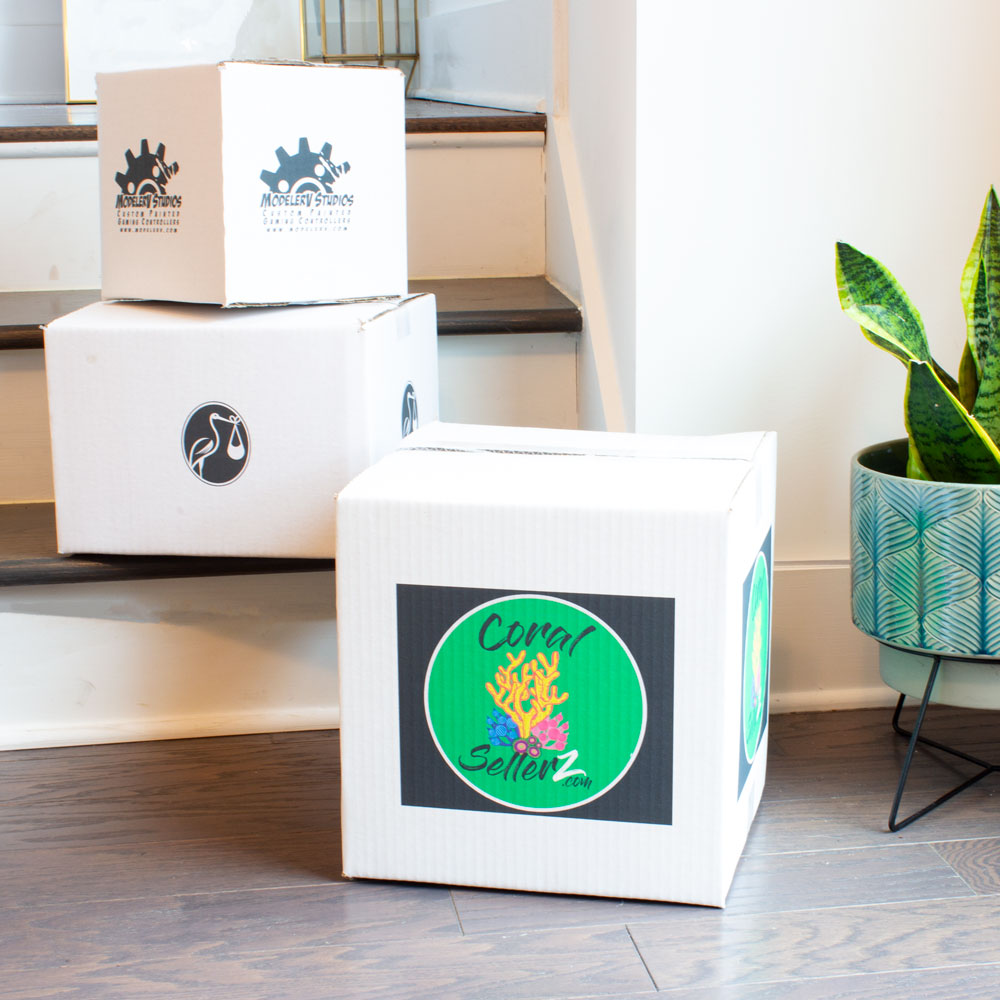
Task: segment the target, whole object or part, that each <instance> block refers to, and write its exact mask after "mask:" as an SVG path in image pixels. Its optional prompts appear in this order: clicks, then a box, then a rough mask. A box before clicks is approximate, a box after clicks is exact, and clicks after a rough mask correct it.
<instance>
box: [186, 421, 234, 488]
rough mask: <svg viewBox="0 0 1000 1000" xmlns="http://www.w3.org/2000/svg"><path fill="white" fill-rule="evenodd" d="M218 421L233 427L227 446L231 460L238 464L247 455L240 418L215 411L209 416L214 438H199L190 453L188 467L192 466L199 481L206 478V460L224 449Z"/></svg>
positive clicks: (227, 452)
mask: <svg viewBox="0 0 1000 1000" xmlns="http://www.w3.org/2000/svg"><path fill="white" fill-rule="evenodd" d="M216 421H219V422H221V423H222V424H223V425H225V424H230V425H231V428H232V429H231V430H230V433H229V443H228V444H227V445H226V454H227V455H228V456H229V458H231V459H232V460H233V461H234V462H238V461H240V459H242V458H243V456H244V455H245V454H246V446H245V445H244V443H243V437H242V435H241V434H240V431H239V425H240V418H239V417H238V416H237V415H236V414H235V413H234V414H231V415H230V416H228V417H227V416H224V415H223V414H221V413H216V412H215V411H214V410H213V411H212V412H211V413H210V414H209V415H208V425H209V427H211V429H212V436H211V437H200V438H198V439H197V440H196V441H195V442H194V444H192V445H191V448H190V450H189V451H188V465H189V466H191V471H192V472H193V473H194V474H195V475H196V476H197V477H198V478H199V479H204V478H205V462H206V460H207V459H209V458H211V457H212V455H214V454H215V453H216V452H217V451H218V450H219V448H220V447H222V437H221V435H220V433H219V428H218V426H216Z"/></svg>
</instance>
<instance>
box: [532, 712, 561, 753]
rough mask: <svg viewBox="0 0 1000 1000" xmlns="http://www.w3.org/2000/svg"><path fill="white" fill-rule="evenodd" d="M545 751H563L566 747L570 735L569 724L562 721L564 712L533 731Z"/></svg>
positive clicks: (550, 718)
mask: <svg viewBox="0 0 1000 1000" xmlns="http://www.w3.org/2000/svg"><path fill="white" fill-rule="evenodd" d="M531 735H532V736H534V737H535V738H536V739H537V740H538V742H539V743H541V745H542V747H543V748H544V749H545V750H563V749H564V748H565V747H566V737H567V736H568V735H569V723H568V722H563V721H562V712H560V713H559V714H558V715H555V716H549V718H547V719H543V720H542V721H541V722H539V723H538V725H537V726H535V728H534V729H532V730H531Z"/></svg>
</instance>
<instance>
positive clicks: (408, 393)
mask: <svg viewBox="0 0 1000 1000" xmlns="http://www.w3.org/2000/svg"><path fill="white" fill-rule="evenodd" d="M419 424H420V421H419V419H418V417H417V393H416V391H415V390H414V388H413V383H412V382H407V383H406V389H404V390H403V425H402V431H403V437H406V435H407V434H411V433H413V431H415V430H416V429H417V427H418V426H419Z"/></svg>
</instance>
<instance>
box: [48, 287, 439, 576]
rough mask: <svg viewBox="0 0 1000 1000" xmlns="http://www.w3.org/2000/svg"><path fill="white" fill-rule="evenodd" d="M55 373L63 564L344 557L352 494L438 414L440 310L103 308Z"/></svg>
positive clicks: (81, 319)
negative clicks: (121, 558) (67, 556)
mask: <svg viewBox="0 0 1000 1000" xmlns="http://www.w3.org/2000/svg"><path fill="white" fill-rule="evenodd" d="M45 368H46V375H47V379H48V394H49V416H50V424H51V434H52V463H53V477H54V483H55V500H56V524H57V533H58V544H59V550H60V551H61V552H107V553H123V554H154V555H155V554H163V555H219V556H290V557H310V558H312V557H322V558H326V557H330V556H333V555H334V549H335V512H336V504H335V498H336V494H337V491H338V490H340V489H341V488H342V487H343V486H345V485H346V484H347V482H348V481H349V480H350V479H351V477H352V476H355V475H357V473H359V472H360V471H361V470H362V469H364V468H365V467H366V466H368V465H369V464H371V463H372V462H373V461H375V460H376V459H377V458H379V457H380V456H382V455H384V454H386V453H387V452H389V451H390V450H392V449H393V448H395V447H397V446H398V445H399V443H400V441H401V440H402V438H403V437H404V436H405V435H406V434H407V433H409V432H410V431H411V430H413V429H414V427H415V426H416V425H417V423H418V422H419V420H421V419H424V420H434V419H436V417H437V397H438V382H437V323H436V311H435V304H434V297H433V296H432V295H420V296H414V297H412V298H407V299H401V300H400V299H390V300H386V301H378V302H364V303H351V304H344V305H328V306H290V307H288V308H287V309H238V310H225V309H219V308H218V307H214V306H195V305H166V304H162V303H157V304H153V303H145V304H139V303H135V304H132V303H121V302H119V303H96V304H94V305H92V306H87V307H86V308H84V309H80V310H78V311H77V312H74V313H70V314H69V315H67V316H64V317H62V318H61V319H58V320H55V321H54V322H53V323H51V324H50V325H49V327H48V328H47V329H46V331H45Z"/></svg>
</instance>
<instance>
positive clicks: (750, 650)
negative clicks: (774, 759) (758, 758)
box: [743, 553, 771, 762]
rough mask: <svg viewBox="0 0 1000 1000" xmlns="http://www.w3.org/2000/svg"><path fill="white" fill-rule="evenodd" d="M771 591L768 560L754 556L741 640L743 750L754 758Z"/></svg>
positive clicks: (762, 698) (767, 659)
mask: <svg viewBox="0 0 1000 1000" xmlns="http://www.w3.org/2000/svg"><path fill="white" fill-rule="evenodd" d="M770 594H771V589H770V587H769V586H768V580H767V560H766V559H765V558H764V554H763V553H761V554H760V555H758V556H757V562H756V563H755V564H754V568H753V578H752V579H751V581H750V601H749V604H748V607H747V631H746V636H745V637H744V641H743V753H744V755H745V756H746V759H747V761H748V762H751V761H753V759H754V756H755V754H756V753H757V745H758V744H759V743H760V733H761V728H762V727H763V725H764V709H765V707H766V701H767V671H768V664H769V663H770V655H769V654H770V650H769V648H768V646H769V643H770V634H771V629H770V621H771V608H770Z"/></svg>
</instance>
